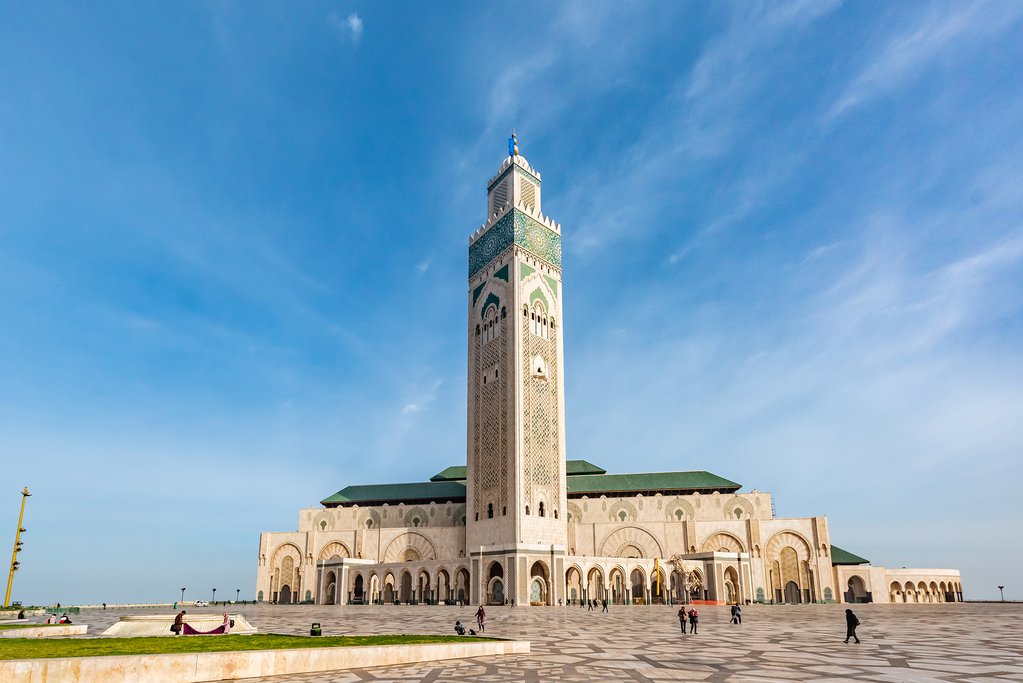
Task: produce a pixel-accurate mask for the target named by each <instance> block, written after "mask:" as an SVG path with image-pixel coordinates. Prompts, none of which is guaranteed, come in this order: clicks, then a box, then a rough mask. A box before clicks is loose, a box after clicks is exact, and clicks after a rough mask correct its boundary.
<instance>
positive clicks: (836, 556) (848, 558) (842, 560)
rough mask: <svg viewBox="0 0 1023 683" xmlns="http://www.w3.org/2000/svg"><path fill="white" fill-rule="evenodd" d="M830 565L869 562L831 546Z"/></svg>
mask: <svg viewBox="0 0 1023 683" xmlns="http://www.w3.org/2000/svg"><path fill="white" fill-rule="evenodd" d="M831 564H870V560H867V559H864V558H862V557H860V556H859V555H853V554H852V553H851V552H849V551H848V550H842V549H841V548H839V547H838V546H837V545H833V546H831Z"/></svg>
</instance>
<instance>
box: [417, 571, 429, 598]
mask: <svg viewBox="0 0 1023 683" xmlns="http://www.w3.org/2000/svg"><path fill="white" fill-rule="evenodd" d="M416 584H417V585H416V597H415V599H416V601H417V602H422V603H426V604H427V605H429V604H430V601H431V600H433V596H432V595H431V594H430V574H429V572H427V571H426V570H425V569H424V570H422V571H421V572H419V580H418V581H417V582H416Z"/></svg>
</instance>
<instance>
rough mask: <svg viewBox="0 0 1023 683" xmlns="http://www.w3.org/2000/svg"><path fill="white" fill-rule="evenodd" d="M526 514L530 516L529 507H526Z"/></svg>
mask: <svg viewBox="0 0 1023 683" xmlns="http://www.w3.org/2000/svg"><path fill="white" fill-rule="evenodd" d="M526 514H527V515H528V514H529V506H528V505H527V506H526Z"/></svg>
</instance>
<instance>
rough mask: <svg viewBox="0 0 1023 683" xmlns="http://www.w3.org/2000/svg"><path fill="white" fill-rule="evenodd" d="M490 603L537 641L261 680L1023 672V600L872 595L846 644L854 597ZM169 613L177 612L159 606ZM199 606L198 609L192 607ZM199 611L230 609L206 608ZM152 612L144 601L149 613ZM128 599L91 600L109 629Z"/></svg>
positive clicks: (461, 612)
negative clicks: (687, 615)
mask: <svg viewBox="0 0 1023 683" xmlns="http://www.w3.org/2000/svg"><path fill="white" fill-rule="evenodd" d="M610 609H611V611H610V613H608V614H601V613H600V612H599V611H595V612H590V611H587V610H585V609H580V608H579V607H547V608H502V607H495V608H488V609H487V615H488V620H487V630H486V635H489V636H498V637H507V638H514V639H524V640H529V641H531V642H532V650H533V651H532V653H531V654H529V655H518V656H508V657H491V658H480V659H469V660H457V661H448V662H436V663H426V664H415V665H407V666H397V667H386V668H377V669H361V670H355V671H345V672H337V673H317V674H302V675H295V676H276V677H270V678H258V679H248V680H250V681H253V682H258V683H328V682H329V683H356V682H360V683H361V682H363V681H373V682H375V683H385V682H388V681H420V682H422V683H427V682H431V681H483V682H488V681H568V682H570V683H572V682H576V681H578V682H583V681H587V682H588V681H616V682H619V683H621V682H630V681H641V682H647V681H713V682H718V681H728V682H732V681H736V682H738V681H765V682H766V681H813V682H814V683H832V682H837V681H851V680H859V681H885V682H891V683H904V682H906V683H915V682H918V681H955V682H957V683H973V682H975V681H1017V682H1018V681H1023V605H1021V604H1014V603H1006V604H998V603H993V604H992V603H986V604H982V603H976V604H970V603H958V604H941V605H860V606H857V607H854V610H855V612H856V614H857V615H858V616H859V618H860V621H861V622H862V625H861V626H860V628H859V635H860V639H861V640H862V644H860V645H855V644H853V643H850V644H848V645H846V644H845V643H843V642H842V640H843V639H844V638H845V619H844V609H845V605H812V606H810V605H807V606H798V605H792V606H782V605H779V606H767V605H763V606H761V605H751V606H748V607H746V608H744V609H743V624H742V625H739V626H735V625H732V624H729V623H728V619H729V616H728V608H727V607H702V608H700V615H701V617H700V629H699V633H698V634H697V635H692V634H686V635H685V636H683V635H682V634H681V633H680V632H679V628H678V621H677V619H676V618H675V609H674V608H670V607H659V606H658V607H642V606H635V607H620V606H619V607H611V608H610ZM156 611H161V612H169V610H166V609H164V610H156ZM189 611H190V612H191V611H193V610H189ZM194 611H196V612H222V611H223V608H220V609H218V608H208V609H207V608H200V609H196V610H194ZM231 611H234V612H239V611H240V612H242V613H244V614H245V615H246V617H247V618H248V619H249V621H251V622H252V623H253V624H254V625H255V626H256V627H257V628H259V630H260V631H261V632H264V633H265V632H275V633H295V634H298V633H308V632H309V626H310V624H311V623H312V622H314V621H319V622H320V623H321V624H322V626H323V633H324V635H342V634H357V633H402V632H406V633H410V632H414V633H452V626H453V625H454V623H455V619H461V621H462V623H463V624H472V623H473V618H472V614H473V612H474V610H473V609H472V608H459V607H436V606H434V607H430V606H409V607H406V606H402V607H393V606H387V607H383V606H340V607H319V606H313V605H309V606H287V607H284V606H272V605H260V606H248V607H239V608H238V609H235V610H231ZM147 612H152V610H135V611H132V612H131V613H133V614H138V613H147ZM123 613H128V612H127V611H120V610H118V611H115V610H107V611H106V612H102V611H90V612H83V613H82V615H81V618H80V620H79V623H88V624H90V631H91V632H92V633H101V632H102V631H103V630H104V629H105V628H106V627H107V626H108V625H110V624H111V623H113V622H114V621H115V620H116V619H117V617H118V616H119V615H120V614H123Z"/></svg>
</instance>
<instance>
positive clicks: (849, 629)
mask: <svg viewBox="0 0 1023 683" xmlns="http://www.w3.org/2000/svg"><path fill="white" fill-rule="evenodd" d="M859 625H860V620H859V619H857V618H856V615H855V614H853V611H852V610H851V609H847V610H846V611H845V642H847V643H848V642H849V639H850V638H852V639H853V640H855V641H856V642H857V644H858V643H859V642H860V638H859V636H857V635H856V627H857V626H859Z"/></svg>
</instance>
